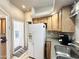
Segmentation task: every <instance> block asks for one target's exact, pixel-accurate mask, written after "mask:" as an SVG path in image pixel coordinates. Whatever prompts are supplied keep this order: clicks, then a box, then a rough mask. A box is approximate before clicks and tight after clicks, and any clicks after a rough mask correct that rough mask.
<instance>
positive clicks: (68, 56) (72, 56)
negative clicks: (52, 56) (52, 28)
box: [55, 45, 79, 59]
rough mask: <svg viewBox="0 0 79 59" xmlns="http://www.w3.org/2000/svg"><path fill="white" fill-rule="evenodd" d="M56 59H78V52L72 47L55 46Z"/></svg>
mask: <svg viewBox="0 0 79 59" xmlns="http://www.w3.org/2000/svg"><path fill="white" fill-rule="evenodd" d="M55 52H56V59H79V52H78V51H77V50H76V49H75V47H72V46H65V45H55Z"/></svg>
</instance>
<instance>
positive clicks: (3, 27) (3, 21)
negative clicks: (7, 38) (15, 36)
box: [1, 18, 6, 34]
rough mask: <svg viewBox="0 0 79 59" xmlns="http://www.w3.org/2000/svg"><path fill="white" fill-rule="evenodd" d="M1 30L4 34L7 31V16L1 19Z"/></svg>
mask: <svg viewBox="0 0 79 59" xmlns="http://www.w3.org/2000/svg"><path fill="white" fill-rule="evenodd" d="M1 32H2V34H5V33H6V19H5V18H2V19H1Z"/></svg>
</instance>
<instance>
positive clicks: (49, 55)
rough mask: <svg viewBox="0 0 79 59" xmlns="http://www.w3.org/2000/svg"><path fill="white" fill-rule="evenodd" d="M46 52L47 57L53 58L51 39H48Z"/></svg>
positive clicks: (48, 58) (47, 58)
mask: <svg viewBox="0 0 79 59" xmlns="http://www.w3.org/2000/svg"><path fill="white" fill-rule="evenodd" d="M45 49H46V50H45V52H46V56H45V57H46V59H51V41H46V47H45Z"/></svg>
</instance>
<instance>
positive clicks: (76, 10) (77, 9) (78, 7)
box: [70, 2, 79, 17]
mask: <svg viewBox="0 0 79 59" xmlns="http://www.w3.org/2000/svg"><path fill="white" fill-rule="evenodd" d="M78 13H79V2H77V3H75V4H74V6H73V9H72V10H71V15H70V17H74V16H76V15H77V14H78Z"/></svg>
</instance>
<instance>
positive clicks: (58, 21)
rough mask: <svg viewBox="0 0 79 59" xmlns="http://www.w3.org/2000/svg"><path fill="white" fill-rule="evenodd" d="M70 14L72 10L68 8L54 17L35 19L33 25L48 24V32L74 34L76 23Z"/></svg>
mask: <svg viewBox="0 0 79 59" xmlns="http://www.w3.org/2000/svg"><path fill="white" fill-rule="evenodd" d="M70 12H71V8H70V7H69V6H67V7H64V8H62V9H61V10H60V11H59V12H58V13H56V14H54V15H52V16H49V17H42V18H35V19H33V23H46V24H47V30H48V31H56V32H74V31H75V21H74V19H71V18H70V17H69V16H70Z"/></svg>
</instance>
